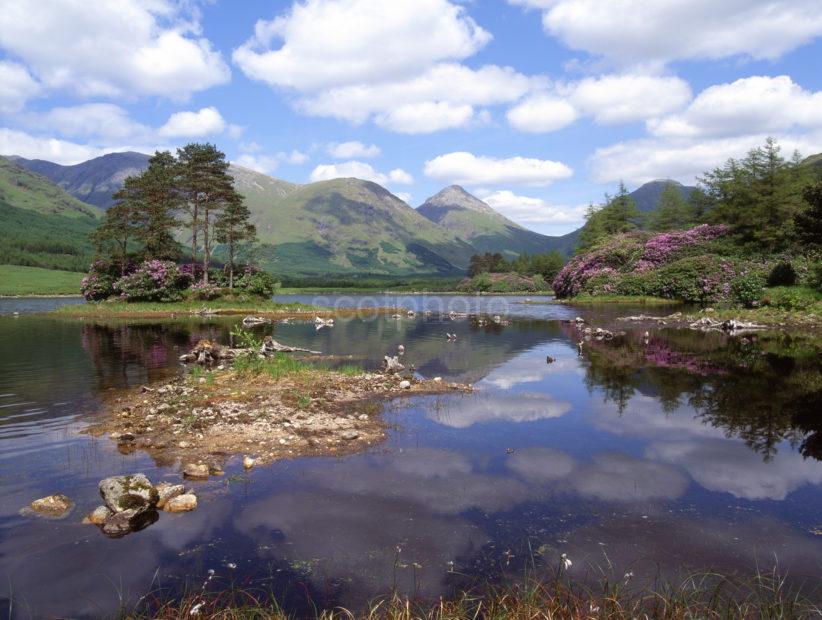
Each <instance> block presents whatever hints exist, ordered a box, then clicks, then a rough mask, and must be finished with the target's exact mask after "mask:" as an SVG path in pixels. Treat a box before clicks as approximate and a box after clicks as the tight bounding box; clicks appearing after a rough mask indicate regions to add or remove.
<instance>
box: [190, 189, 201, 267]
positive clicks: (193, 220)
mask: <svg viewBox="0 0 822 620" xmlns="http://www.w3.org/2000/svg"><path fill="white" fill-rule="evenodd" d="M198 200H199V198H197V197H195V198H194V209H193V210H192V212H191V268H192V269H195V265H196V264H197V225H198V224H199V215H200V205H199V204H198V203H197V201H198ZM195 274H196V269H195Z"/></svg>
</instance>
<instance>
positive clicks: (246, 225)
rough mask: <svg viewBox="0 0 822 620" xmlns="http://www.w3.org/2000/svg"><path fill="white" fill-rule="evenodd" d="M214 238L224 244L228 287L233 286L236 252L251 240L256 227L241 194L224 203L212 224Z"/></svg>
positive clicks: (255, 233)
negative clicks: (226, 258)
mask: <svg viewBox="0 0 822 620" xmlns="http://www.w3.org/2000/svg"><path fill="white" fill-rule="evenodd" d="M214 234H215V239H216V240H217V241H218V242H219V243H223V244H225V246H226V248H227V250H228V288H230V289H233V288H234V268H235V266H236V259H237V253H238V251H239V249H240V245H241V244H242V243H243V242H252V241H254V239H255V237H256V236H257V228H256V227H255V226H254V224H252V223H251V212H250V211H249V210H248V207H246V206H245V203H244V202H243V199H242V196H240V195H239V194H238V195H236V196H235V197H234V198H233V199H232V200H230V201H229V202H228V203H226V205H225V208H224V209H223V211H222V213H220V215H219V217H218V218H217V221H216V223H215V224H214Z"/></svg>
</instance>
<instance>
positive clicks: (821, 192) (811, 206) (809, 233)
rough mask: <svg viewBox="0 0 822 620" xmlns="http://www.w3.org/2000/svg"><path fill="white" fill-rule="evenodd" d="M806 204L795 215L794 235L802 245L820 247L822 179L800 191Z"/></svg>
mask: <svg viewBox="0 0 822 620" xmlns="http://www.w3.org/2000/svg"><path fill="white" fill-rule="evenodd" d="M802 196H803V197H804V198H805V202H807V204H808V206H807V207H806V208H805V209H804V210H802V211H800V212H799V213H798V214H797V216H796V236H797V239H798V240H799V243H801V244H802V245H803V246H805V247H807V248H810V249H816V250H820V249H822V181H820V182H818V183H815V184H814V185H809V186H808V187H806V188H805V190H804V191H803V192H802Z"/></svg>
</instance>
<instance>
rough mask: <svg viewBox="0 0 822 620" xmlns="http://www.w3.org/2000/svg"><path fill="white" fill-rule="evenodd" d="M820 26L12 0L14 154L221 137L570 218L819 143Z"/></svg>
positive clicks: (723, 19) (498, 6) (262, 166)
mask: <svg viewBox="0 0 822 620" xmlns="http://www.w3.org/2000/svg"><path fill="white" fill-rule="evenodd" d="M821 37H822V6H821V5H820V0H721V1H717V0H473V1H467V0H465V1H461V2H460V1H457V0H390V1H386V0H300V1H297V2H292V1H286V0H279V1H275V0H267V1H263V0H201V1H198V0H4V2H3V10H2V11H0V154H3V155H20V156H23V157H27V158H39V159H46V160H50V161H55V162H58V163H62V164H74V163H79V162H81V161H85V160H87V159H90V158H92V157H96V156H99V155H102V154H104V153H108V152H114V151H125V150H137V151H141V152H146V153H151V152H153V151H154V150H155V149H174V148H176V147H178V146H182V145H183V144H186V143H188V142H193V141H197V142H205V141H207V142H212V143H214V144H216V145H217V146H218V147H219V148H220V149H221V150H223V151H224V152H225V153H226V156H227V158H228V159H229V160H230V161H232V162H234V163H236V164H239V165H242V166H246V167H249V168H253V169H255V170H258V171H260V172H264V173H266V174H270V175H272V176H276V177H278V178H282V179H286V180H288V181H292V182H296V183H307V182H311V181H318V180H324V179H330V178H335V177H340V176H355V177H359V178H364V179H368V180H373V181H376V182H378V183H380V184H382V185H384V186H386V187H387V188H388V189H390V190H391V191H392V192H394V193H395V194H396V195H397V196H399V197H401V198H402V199H404V200H406V201H407V202H408V203H409V204H411V205H412V206H415V207H416V206H419V205H420V204H421V203H422V202H423V201H424V200H425V199H426V198H427V197H429V196H431V195H433V194H434V193H436V192H437V191H439V190H440V189H441V188H442V187H444V186H446V185H450V184H454V183H456V184H459V185H462V186H464V187H465V188H466V189H468V190H469V191H471V192H472V193H474V194H476V195H477V196H479V197H481V198H482V199H483V200H485V201H486V202H487V203H488V204H490V205H491V206H492V207H494V208H495V209H497V210H498V211H500V212H501V213H503V214H504V215H506V216H508V217H510V218H511V219H513V220H514V221H516V222H518V223H520V224H522V225H524V226H526V227H528V228H531V229H533V230H537V231H539V232H542V233H545V234H551V235H554V234H563V233H566V232H569V231H571V230H573V229H575V228H577V227H578V226H579V225H580V224H581V223H582V221H583V214H584V211H585V208H586V207H587V205H588V204H589V203H591V202H594V203H598V202H601V201H602V199H603V196H604V195H605V193H607V192H610V193H613V192H614V191H615V189H616V187H617V185H618V183H619V182H620V181H624V182H625V184H626V185H627V186H628V188H629V189H634V188H636V187H638V186H639V185H641V184H642V183H644V182H647V181H649V180H653V179H658V178H671V179H676V180H678V181H680V182H682V183H686V184H693V183H695V179H696V178H697V177H698V176H699V175H700V174H701V173H702V172H703V171H705V170H707V169H710V168H712V167H714V166H717V165H721V164H722V163H723V162H724V161H725V160H726V159H727V158H728V157H741V156H744V154H745V153H746V152H747V151H748V150H749V149H750V148H753V147H755V146H758V145H761V144H762V143H764V140H765V138H766V137H767V136H773V137H775V138H776V139H777V140H778V141H779V143H780V145H781V146H782V148H783V151H784V153H785V154H786V155H790V154H792V153H793V151H794V150H796V149H798V150H799V151H800V152H801V153H802V154H804V155H810V154H814V153H818V152H822V38H821Z"/></svg>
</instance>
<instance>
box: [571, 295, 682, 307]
mask: <svg viewBox="0 0 822 620" xmlns="http://www.w3.org/2000/svg"><path fill="white" fill-rule="evenodd" d="M556 303H561V304H569V305H572V306H573V305H583V304H590V305H593V304H636V305H640V306H672V305H678V304H681V303H682V302H681V301H677V300H675V299H663V298H662V297H649V296H644V295H578V296H577V297H572V298H570V299H558V300H557V302H556Z"/></svg>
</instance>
